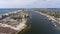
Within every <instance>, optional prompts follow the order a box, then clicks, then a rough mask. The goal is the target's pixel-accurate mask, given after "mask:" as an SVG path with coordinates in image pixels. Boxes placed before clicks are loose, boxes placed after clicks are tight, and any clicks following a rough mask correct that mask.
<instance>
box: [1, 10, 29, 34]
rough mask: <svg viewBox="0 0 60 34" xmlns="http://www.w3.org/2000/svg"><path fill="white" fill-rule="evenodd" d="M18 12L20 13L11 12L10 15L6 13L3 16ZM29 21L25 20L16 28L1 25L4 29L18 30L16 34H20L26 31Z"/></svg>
mask: <svg viewBox="0 0 60 34" xmlns="http://www.w3.org/2000/svg"><path fill="white" fill-rule="evenodd" d="M17 12H20V11H14V12H9V13H5V14H3V15H9V14H12V13H17ZM27 20H28V19H25V18H23V19H22V22H21V23H19V24H18V25H16V27H13V26H11V25H8V24H2V23H0V25H1V27H3V28H7V27H8V28H10V29H13V30H16V31H17V32H15V33H16V34H17V33H18V32H20V31H22V30H24V29H25V28H26V27H27V25H26V22H27Z"/></svg>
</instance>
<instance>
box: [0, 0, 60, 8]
mask: <svg viewBox="0 0 60 34" xmlns="http://www.w3.org/2000/svg"><path fill="white" fill-rule="evenodd" d="M0 8H60V0H0Z"/></svg>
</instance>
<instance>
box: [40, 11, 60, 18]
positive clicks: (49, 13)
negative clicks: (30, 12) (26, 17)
mask: <svg viewBox="0 0 60 34" xmlns="http://www.w3.org/2000/svg"><path fill="white" fill-rule="evenodd" d="M39 12H42V13H46V14H48V15H50V16H54V17H55V18H60V12H51V11H39Z"/></svg>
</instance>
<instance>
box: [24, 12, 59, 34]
mask: <svg viewBox="0 0 60 34" xmlns="http://www.w3.org/2000/svg"><path fill="white" fill-rule="evenodd" d="M29 13H30V14H32V15H31V17H32V18H31V21H32V24H31V28H30V30H28V31H27V32H25V34H60V30H57V29H55V28H54V26H53V24H52V22H51V21H49V20H48V19H47V20H45V19H44V18H47V17H45V16H43V15H40V14H38V13H35V12H32V11H30V12H29Z"/></svg>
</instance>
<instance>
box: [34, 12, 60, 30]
mask: <svg viewBox="0 0 60 34" xmlns="http://www.w3.org/2000/svg"><path fill="white" fill-rule="evenodd" d="M34 12H36V13H39V14H41V15H44V16H46V17H48V20H51V21H52V23H53V25H54V26H55V28H58V29H60V27H59V26H58V24H60V22H58V21H57V20H55V18H54V17H53V16H50V15H48V14H45V13H41V12H38V11H34ZM56 23H57V24H56Z"/></svg>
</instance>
